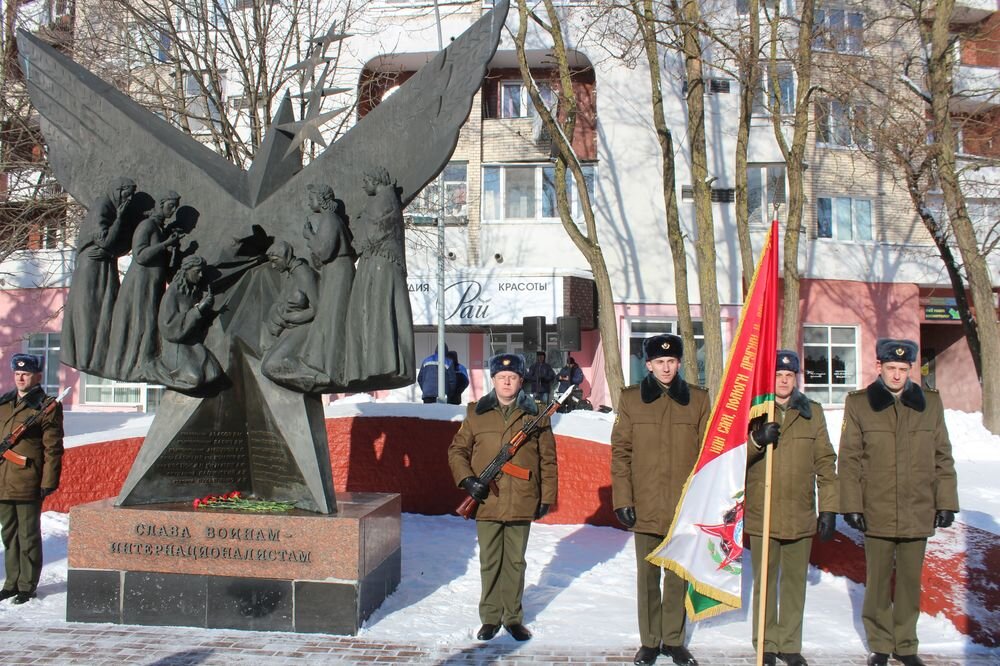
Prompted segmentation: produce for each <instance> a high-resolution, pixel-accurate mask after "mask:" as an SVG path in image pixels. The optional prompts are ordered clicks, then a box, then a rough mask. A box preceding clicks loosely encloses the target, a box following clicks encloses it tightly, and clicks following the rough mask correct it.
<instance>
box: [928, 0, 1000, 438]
mask: <svg viewBox="0 0 1000 666" xmlns="http://www.w3.org/2000/svg"><path fill="white" fill-rule="evenodd" d="M954 9H955V2H954V0H939V2H938V3H937V4H936V6H935V11H934V21H933V25H932V26H931V35H930V36H931V40H930V46H931V57H930V60H929V61H928V79H929V83H930V94H931V111H932V114H933V118H934V129H935V133H934V134H935V137H936V139H937V148H938V159H937V162H938V176H939V178H940V181H941V193H942V195H943V197H944V203H945V207H946V208H947V210H948V218H949V220H950V222H951V228H952V231H953V232H954V234H955V243H956V244H957V245H958V250H959V252H960V254H961V255H962V262H963V263H964V264H965V273H966V276H967V277H968V280H969V291H970V292H971V293H972V304H973V305H974V306H975V308H976V328H977V329H978V333H979V343H980V349H981V360H982V382H981V384H982V390H983V425H984V426H986V428H987V429H988V430H989V431H990V432H992V433H993V434H995V435H1000V327H998V326H997V311H996V297H995V296H994V295H993V283H992V280H991V278H990V270H989V265H988V264H987V263H986V257H985V255H984V254H983V253H982V252H981V250H980V246H979V241H978V239H977V238H976V232H975V228H974V227H973V225H972V220H970V219H969V214H968V211H967V209H966V206H965V196H964V195H963V193H962V190H961V185H960V183H959V179H958V167H957V160H956V157H955V152H956V151H955V133H954V129H953V128H952V125H951V114H950V111H949V108H948V105H949V103H950V101H951V96H952V60H951V55H950V53H951V39H950V32H949V26H950V22H951V17H952V13H953V12H954Z"/></svg>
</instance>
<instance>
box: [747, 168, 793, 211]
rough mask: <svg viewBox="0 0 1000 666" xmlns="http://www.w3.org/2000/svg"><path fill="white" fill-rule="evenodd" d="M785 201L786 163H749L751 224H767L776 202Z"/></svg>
mask: <svg viewBox="0 0 1000 666" xmlns="http://www.w3.org/2000/svg"><path fill="white" fill-rule="evenodd" d="M783 203H785V165H784V164H748V165H747V209H748V210H749V213H750V218H749V219H750V224H760V225H766V224H767V223H768V222H769V221H770V219H771V214H772V211H773V210H774V205H775V204H783Z"/></svg>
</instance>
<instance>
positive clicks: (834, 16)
mask: <svg viewBox="0 0 1000 666" xmlns="http://www.w3.org/2000/svg"><path fill="white" fill-rule="evenodd" d="M864 24H865V15H864V14H863V13H862V12H855V11H848V10H846V9H817V10H816V28H815V32H814V36H813V48H814V49H817V50H820V51H836V52H837V53H861V52H862V49H863V48H864Z"/></svg>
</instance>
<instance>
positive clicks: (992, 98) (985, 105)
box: [951, 65, 1000, 114]
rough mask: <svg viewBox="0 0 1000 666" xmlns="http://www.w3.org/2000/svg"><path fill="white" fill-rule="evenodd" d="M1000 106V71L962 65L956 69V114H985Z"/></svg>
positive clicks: (993, 68) (953, 103)
mask: <svg viewBox="0 0 1000 666" xmlns="http://www.w3.org/2000/svg"><path fill="white" fill-rule="evenodd" d="M998 105H1000V69H998V68H996V67H972V66H970V65H960V66H958V67H957V68H956V69H955V95H954V98H953V99H952V101H951V110H952V111H953V112H955V113H969V114H977V113H983V112H984V111H988V110H990V109H993V108H995V107H996V106H998Z"/></svg>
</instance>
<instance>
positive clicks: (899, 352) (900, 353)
mask: <svg viewBox="0 0 1000 666" xmlns="http://www.w3.org/2000/svg"><path fill="white" fill-rule="evenodd" d="M905 353H906V350H905V349H903V348H902V347H896V356H902V355H903V354H905Z"/></svg>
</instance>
